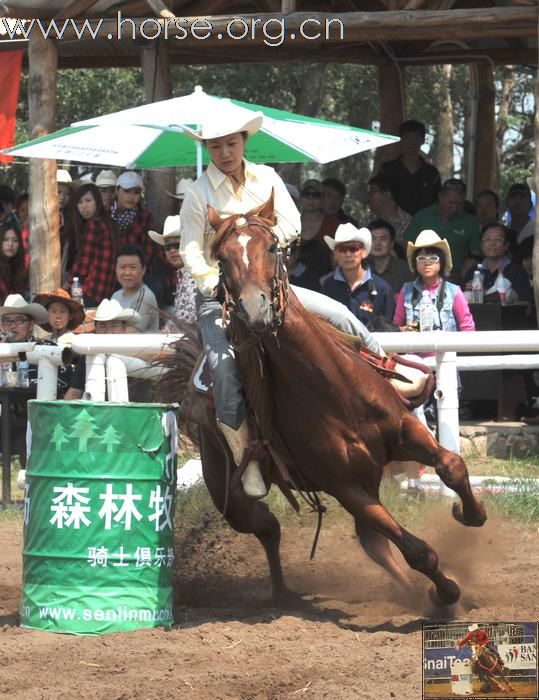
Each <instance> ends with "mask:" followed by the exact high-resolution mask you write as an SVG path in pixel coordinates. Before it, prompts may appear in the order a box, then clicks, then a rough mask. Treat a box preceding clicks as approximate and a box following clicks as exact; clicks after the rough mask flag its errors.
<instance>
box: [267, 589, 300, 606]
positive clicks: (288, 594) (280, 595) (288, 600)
mask: <svg viewBox="0 0 539 700" xmlns="http://www.w3.org/2000/svg"><path fill="white" fill-rule="evenodd" d="M271 602H272V604H273V605H274V606H275V607H276V608H292V607H296V608H298V607H302V606H305V600H303V597H302V595H301V593H296V591H291V590H290V589H289V588H283V589H282V590H280V591H277V592H276V593H274V594H273V595H272V598H271Z"/></svg>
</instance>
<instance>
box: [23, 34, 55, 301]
mask: <svg viewBox="0 0 539 700" xmlns="http://www.w3.org/2000/svg"><path fill="white" fill-rule="evenodd" d="M57 64H58V53H57V49H56V44H55V42H54V41H49V40H47V39H44V38H43V37H42V36H41V34H40V33H39V32H32V34H31V36H30V40H29V45H28V65H29V79H28V111H29V122H30V135H31V137H32V138H37V137H39V136H44V135H45V134H49V133H51V132H52V131H54V128H55V121H56V69H57ZM28 191H29V194H30V199H29V227H30V291H31V294H32V297H33V296H34V294H37V293H39V292H46V291H50V290H52V289H55V288H57V287H59V286H60V274H61V269H60V268H61V252H60V222H59V215H58V192H57V188H56V161H55V160H41V159H37V158H31V159H30V172H29V183H28Z"/></svg>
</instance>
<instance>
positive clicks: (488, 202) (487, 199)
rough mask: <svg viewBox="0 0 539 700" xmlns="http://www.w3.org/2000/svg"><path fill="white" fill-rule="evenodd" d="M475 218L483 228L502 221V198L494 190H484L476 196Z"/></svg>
mask: <svg viewBox="0 0 539 700" xmlns="http://www.w3.org/2000/svg"><path fill="white" fill-rule="evenodd" d="M474 204H475V218H476V219H477V223H478V224H479V226H480V227H481V228H483V226H485V225H486V224H490V223H491V222H492V221H499V220H500V198H499V197H498V195H497V194H496V192H494V191H493V190H483V191H482V192H479V194H476V195H475V199H474Z"/></svg>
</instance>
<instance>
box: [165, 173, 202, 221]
mask: <svg viewBox="0 0 539 700" xmlns="http://www.w3.org/2000/svg"><path fill="white" fill-rule="evenodd" d="M194 183H195V181H194V180H192V179H191V178H190V177H182V178H180V179H179V180H178V182H177V183H176V194H172V192H167V193H166V194H168V196H169V197H172V199H175V200H176V211H175V212H174V213H175V214H179V213H180V211H181V210H182V206H183V200H184V199H185V193H186V192H187V190H188V189H189V188H190V187H191V185H194Z"/></svg>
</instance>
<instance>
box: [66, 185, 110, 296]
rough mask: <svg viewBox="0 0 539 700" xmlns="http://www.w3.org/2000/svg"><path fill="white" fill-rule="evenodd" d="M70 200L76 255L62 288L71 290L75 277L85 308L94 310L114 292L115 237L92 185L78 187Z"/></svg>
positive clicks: (71, 224) (97, 191)
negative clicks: (72, 204)
mask: <svg viewBox="0 0 539 700" xmlns="http://www.w3.org/2000/svg"><path fill="white" fill-rule="evenodd" d="M73 199H74V207H73V208H72V210H71V216H70V228H71V230H72V231H73V234H74V235H73V238H74V241H75V247H76V252H75V255H74V261H73V266H72V268H71V271H70V272H69V274H68V275H67V279H66V283H65V285H64V288H67V287H69V288H70V287H71V284H72V283H73V277H78V278H79V280H80V282H81V284H82V286H83V290H84V305H85V306H86V308H93V307H96V306H97V305H98V304H99V302H100V301H102V299H106V298H108V297H110V295H111V294H112V291H113V289H114V285H115V282H116V275H115V268H114V263H115V257H116V250H117V237H116V232H115V229H114V226H113V224H112V222H111V221H110V219H109V217H108V216H107V212H106V211H105V207H104V206H103V200H102V199H101V193H100V192H99V189H98V188H97V187H96V186H95V185H94V184H92V183H89V184H86V185H82V187H79V189H78V190H77V192H76V193H75V195H74V198H73Z"/></svg>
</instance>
